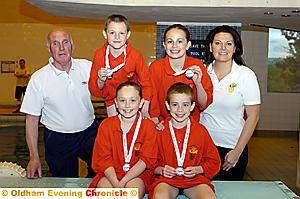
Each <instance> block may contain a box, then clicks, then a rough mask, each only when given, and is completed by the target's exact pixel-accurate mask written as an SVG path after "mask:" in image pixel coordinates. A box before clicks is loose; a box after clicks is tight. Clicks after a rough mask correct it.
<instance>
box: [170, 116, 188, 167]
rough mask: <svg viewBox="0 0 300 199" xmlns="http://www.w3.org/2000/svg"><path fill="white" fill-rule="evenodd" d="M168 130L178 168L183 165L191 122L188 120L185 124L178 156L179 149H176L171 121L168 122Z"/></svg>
mask: <svg viewBox="0 0 300 199" xmlns="http://www.w3.org/2000/svg"><path fill="white" fill-rule="evenodd" d="M169 129H170V133H171V137H172V141H173V145H174V149H175V153H176V158H177V164H178V167H182V166H183V163H184V158H185V154H186V149H187V144H188V140H189V136H190V131H191V121H190V119H188V121H187V124H186V130H185V135H184V141H183V147H182V152H181V155H180V154H179V147H178V143H177V139H176V136H175V132H174V129H173V126H172V122H171V120H170V121H169Z"/></svg>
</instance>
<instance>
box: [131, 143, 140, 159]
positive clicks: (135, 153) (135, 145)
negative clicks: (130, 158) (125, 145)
mask: <svg viewBox="0 0 300 199" xmlns="http://www.w3.org/2000/svg"><path fill="white" fill-rule="evenodd" d="M141 147H142V143H141V142H136V143H135V144H134V147H133V150H134V155H135V156H138V155H139V154H140V150H141Z"/></svg>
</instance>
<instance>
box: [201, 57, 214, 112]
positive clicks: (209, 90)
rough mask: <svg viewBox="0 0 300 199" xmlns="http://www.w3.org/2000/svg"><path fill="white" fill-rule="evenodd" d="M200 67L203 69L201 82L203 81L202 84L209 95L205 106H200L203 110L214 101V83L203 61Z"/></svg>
mask: <svg viewBox="0 0 300 199" xmlns="http://www.w3.org/2000/svg"><path fill="white" fill-rule="evenodd" d="M200 68H201V71H202V79H201V83H202V86H203V88H204V90H205V92H206V95H207V101H206V104H205V106H200V110H201V111H202V110H204V109H206V107H208V106H209V105H210V104H211V103H212V101H213V84H212V82H211V79H210V77H209V74H208V73H207V70H206V68H205V66H204V65H203V63H202V62H201V64H200Z"/></svg>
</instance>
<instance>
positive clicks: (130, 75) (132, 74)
mask: <svg viewBox="0 0 300 199" xmlns="http://www.w3.org/2000/svg"><path fill="white" fill-rule="evenodd" d="M133 76H134V72H130V73H128V74H127V78H128V80H132V79H133Z"/></svg>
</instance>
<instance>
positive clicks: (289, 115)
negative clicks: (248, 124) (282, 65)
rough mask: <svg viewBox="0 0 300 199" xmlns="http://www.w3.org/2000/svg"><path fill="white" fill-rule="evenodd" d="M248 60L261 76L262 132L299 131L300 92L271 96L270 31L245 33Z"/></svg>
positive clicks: (245, 55) (246, 59) (245, 50)
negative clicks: (269, 73)
mask: <svg viewBox="0 0 300 199" xmlns="http://www.w3.org/2000/svg"><path fill="white" fill-rule="evenodd" d="M242 40H243V45H244V58H245V61H246V63H247V64H248V65H249V67H250V68H251V69H253V70H254V72H255V73H256V75H257V78H258V81H259V85H260V90H261V96H262V104H261V114H260V121H259V124H258V127H257V129H259V130H287V131H296V130H299V114H300V113H299V112H300V93H268V92H267V75H268V42H269V41H268V32H264V31H242Z"/></svg>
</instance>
